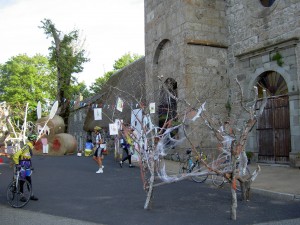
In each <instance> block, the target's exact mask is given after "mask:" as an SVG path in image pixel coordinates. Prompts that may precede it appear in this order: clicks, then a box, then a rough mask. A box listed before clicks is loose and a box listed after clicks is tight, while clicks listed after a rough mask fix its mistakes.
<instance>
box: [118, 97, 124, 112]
mask: <svg viewBox="0 0 300 225" xmlns="http://www.w3.org/2000/svg"><path fill="white" fill-rule="evenodd" d="M123 107H124V101H123V100H122V99H121V98H118V100H117V110H119V111H120V112H122V111H123Z"/></svg>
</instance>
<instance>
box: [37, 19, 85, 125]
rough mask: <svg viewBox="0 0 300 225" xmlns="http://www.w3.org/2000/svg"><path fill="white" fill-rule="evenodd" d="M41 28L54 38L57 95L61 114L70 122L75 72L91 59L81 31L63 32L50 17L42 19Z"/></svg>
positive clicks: (51, 53)
mask: <svg viewBox="0 0 300 225" xmlns="http://www.w3.org/2000/svg"><path fill="white" fill-rule="evenodd" d="M41 23H42V26H41V27H40V28H41V29H43V30H44V33H45V34H46V35H47V38H51V39H52V45H51V47H49V51H50V53H49V55H50V60H49V61H50V64H51V65H52V66H53V67H54V68H56V78H57V96H56V99H57V100H58V104H59V107H60V109H59V112H60V116H62V117H63V119H64V121H65V124H68V117H69V113H70V105H69V103H68V101H66V100H68V99H71V98H72V97H73V96H72V95H73V94H74V87H72V85H73V84H74V82H75V81H76V79H75V78H74V76H73V73H79V72H82V71H83V63H85V62H88V61H89V59H88V58H86V57H85V50H84V49H83V43H82V42H81V40H80V37H79V31H78V30H73V31H71V32H70V33H68V34H63V33H62V32H61V31H59V30H57V29H56V27H55V25H54V23H53V22H52V21H51V20H49V19H44V20H43V21H41Z"/></svg>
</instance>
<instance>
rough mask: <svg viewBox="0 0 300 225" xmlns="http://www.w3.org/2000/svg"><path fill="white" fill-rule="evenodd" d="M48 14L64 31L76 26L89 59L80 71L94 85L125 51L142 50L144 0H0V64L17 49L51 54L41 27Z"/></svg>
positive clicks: (80, 78) (134, 51) (87, 81)
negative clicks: (83, 41)
mask: <svg viewBox="0 0 300 225" xmlns="http://www.w3.org/2000/svg"><path fill="white" fill-rule="evenodd" d="M44 18H47V19H50V20H52V22H53V23H54V24H55V26H56V28H57V29H58V30H60V31H62V32H64V33H69V32H70V31H72V30H74V29H77V30H79V31H80V33H81V38H82V40H84V39H85V44H84V49H85V50H86V51H87V53H88V55H87V56H88V57H89V58H90V60H91V61H90V62H88V63H86V64H84V67H85V69H84V72H82V73H80V74H78V75H76V77H77V78H78V79H79V81H83V80H84V81H85V83H86V84H87V85H90V84H91V83H92V82H94V81H95V79H96V78H97V77H100V76H102V75H103V73H104V72H105V71H109V70H111V69H112V65H113V64H114V61H115V60H117V59H119V58H120V57H121V56H122V55H124V54H125V53H128V52H131V53H137V54H140V55H144V54H145V53H144V0H0V30H1V35H0V63H1V64H3V63H5V62H6V61H7V60H9V59H10V58H11V57H13V56H16V55H19V54H27V55H28V56H33V55H35V54H37V53H39V54H42V55H48V47H50V46H51V41H52V40H51V39H47V38H46V35H45V34H44V31H43V30H42V29H40V28H38V27H39V26H41V25H42V24H41V21H42V20H43V19H44Z"/></svg>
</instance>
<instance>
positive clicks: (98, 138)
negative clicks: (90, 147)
mask: <svg viewBox="0 0 300 225" xmlns="http://www.w3.org/2000/svg"><path fill="white" fill-rule="evenodd" d="M100 130H101V127H99V126H95V127H94V132H95V134H96V141H95V146H96V151H95V153H94V156H93V159H94V160H95V161H96V163H97V165H98V167H99V169H98V170H97V171H96V173H103V168H104V166H103V164H102V162H103V158H104V156H103V150H104V149H103V148H101V144H102V143H103V140H102V137H101V134H100Z"/></svg>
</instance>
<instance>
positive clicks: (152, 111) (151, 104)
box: [149, 102, 155, 113]
mask: <svg viewBox="0 0 300 225" xmlns="http://www.w3.org/2000/svg"><path fill="white" fill-rule="evenodd" d="M149 111H150V113H155V102H152V103H150V105H149Z"/></svg>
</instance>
